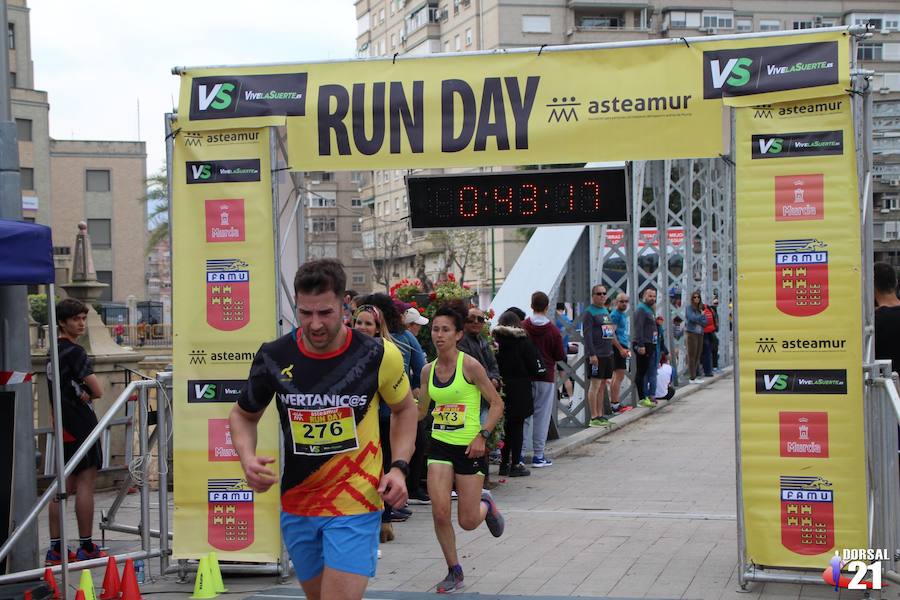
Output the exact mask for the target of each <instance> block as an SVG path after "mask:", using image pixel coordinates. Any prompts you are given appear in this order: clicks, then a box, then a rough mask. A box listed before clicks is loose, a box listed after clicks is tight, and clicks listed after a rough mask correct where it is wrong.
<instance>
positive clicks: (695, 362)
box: [684, 291, 706, 383]
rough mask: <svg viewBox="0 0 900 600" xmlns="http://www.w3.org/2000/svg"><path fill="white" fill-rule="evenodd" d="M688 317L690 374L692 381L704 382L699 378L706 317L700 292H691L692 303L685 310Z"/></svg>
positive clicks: (686, 328)
mask: <svg viewBox="0 0 900 600" xmlns="http://www.w3.org/2000/svg"><path fill="white" fill-rule="evenodd" d="M684 316H685V318H686V319H687V323H685V333H686V334H687V365H688V376H689V377H690V379H691V383H703V380H702V379H698V378H697V371H698V369H699V368H700V354H701V353H702V352H703V328H704V327H706V317H705V316H704V315H703V301H702V299H701V298H700V292H699V291H696V292H694V293H693V294H691V303H690V304H688V306H687V308H685V310H684Z"/></svg>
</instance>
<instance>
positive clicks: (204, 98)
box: [197, 82, 237, 110]
mask: <svg viewBox="0 0 900 600" xmlns="http://www.w3.org/2000/svg"><path fill="white" fill-rule="evenodd" d="M235 89H237V87H236V86H235V85H234V84H233V83H230V82H224V83H217V84H215V85H213V86H208V85H205V84H200V85H198V86H197V106H198V108H199V109H200V110H209V109H213V110H225V109H226V108H228V107H229V106H231V105H232V103H233V102H234V97H233V96H232V94H233V93H234V90H235Z"/></svg>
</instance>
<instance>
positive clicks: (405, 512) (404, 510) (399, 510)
mask: <svg viewBox="0 0 900 600" xmlns="http://www.w3.org/2000/svg"><path fill="white" fill-rule="evenodd" d="M391 511H393V512H395V513H400V514H401V515H405V516H407V517H408V516H410V515H411V514H412V511H411V510H409V509H407V508H402V507H401V508H398V507H396V506H395V507H393V508H391Z"/></svg>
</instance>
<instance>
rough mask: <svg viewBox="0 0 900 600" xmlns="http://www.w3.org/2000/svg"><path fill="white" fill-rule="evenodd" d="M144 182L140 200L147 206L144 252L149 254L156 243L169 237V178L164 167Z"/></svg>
mask: <svg viewBox="0 0 900 600" xmlns="http://www.w3.org/2000/svg"><path fill="white" fill-rule="evenodd" d="M146 183H147V193H146V194H145V195H144V196H143V197H142V198H140V201H141V203H142V204H144V205H145V206H146V207H147V226H148V227H149V229H150V235H149V236H148V237H147V248H146V252H147V253H148V254H149V253H150V251H151V250H152V249H153V247H154V246H156V244H158V243H159V242H160V241H161V240H163V239H165V238H167V237H169V180H168V176H167V175H166V169H165V167H162V168H161V169H160V170H159V171H157V172H156V173H154V174H153V175H151V176H150V177H148V178H147V181H146Z"/></svg>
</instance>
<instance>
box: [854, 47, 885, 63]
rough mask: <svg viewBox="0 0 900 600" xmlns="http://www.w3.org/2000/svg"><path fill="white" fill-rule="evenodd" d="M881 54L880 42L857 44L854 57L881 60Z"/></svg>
mask: <svg viewBox="0 0 900 600" xmlns="http://www.w3.org/2000/svg"><path fill="white" fill-rule="evenodd" d="M882 56H883V48H882V45H881V44H859V45H858V46H857V47H856V58H858V59H859V60H881V57H882Z"/></svg>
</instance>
